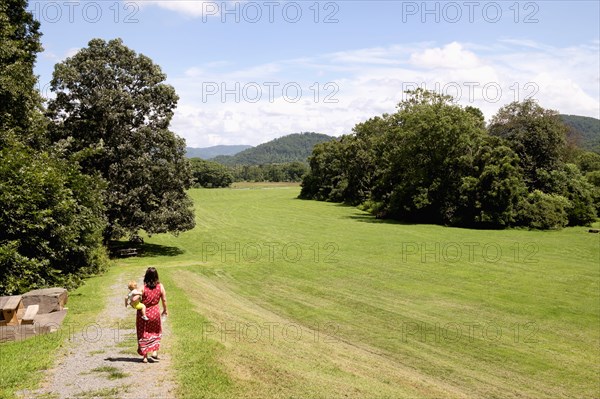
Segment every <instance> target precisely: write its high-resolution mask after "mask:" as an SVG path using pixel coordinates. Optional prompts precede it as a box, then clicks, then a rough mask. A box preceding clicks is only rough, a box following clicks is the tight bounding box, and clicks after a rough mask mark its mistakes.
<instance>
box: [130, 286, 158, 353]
mask: <svg viewBox="0 0 600 399" xmlns="http://www.w3.org/2000/svg"><path fill="white" fill-rule="evenodd" d="M158 302H160V283H159V284H157V285H156V287H154V289H151V288H149V287H148V286H144V294H143V295H142V303H143V304H144V305H146V316H147V317H148V320H144V319H142V312H141V311H140V310H138V312H137V318H136V320H135V326H136V330H137V339H138V353H139V354H140V355H142V356H145V355H146V354H148V353H151V352H154V351H157V350H158V349H159V348H160V339H161V337H162V325H161V321H160V309H159V306H158Z"/></svg>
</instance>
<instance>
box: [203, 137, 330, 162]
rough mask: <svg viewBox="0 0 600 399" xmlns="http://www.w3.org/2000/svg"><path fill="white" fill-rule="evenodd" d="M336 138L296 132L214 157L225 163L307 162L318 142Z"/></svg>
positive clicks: (214, 159)
mask: <svg viewBox="0 0 600 399" xmlns="http://www.w3.org/2000/svg"><path fill="white" fill-rule="evenodd" d="M333 139H335V137H333V136H328V135H326V134H321V133H312V132H311V133H294V134H290V135H287V136H283V137H280V138H277V139H275V140H271V141H269V142H266V143H263V144H260V145H257V146H256V147H252V148H248V149H246V150H243V151H241V152H239V153H237V154H235V155H232V156H225V155H220V156H217V157H215V158H213V159H212V161H215V162H219V163H221V164H223V165H266V164H273V163H285V162H307V159H308V157H309V156H310V155H311V154H312V150H313V147H314V146H315V145H316V144H319V143H323V142H325V141H330V140H333Z"/></svg>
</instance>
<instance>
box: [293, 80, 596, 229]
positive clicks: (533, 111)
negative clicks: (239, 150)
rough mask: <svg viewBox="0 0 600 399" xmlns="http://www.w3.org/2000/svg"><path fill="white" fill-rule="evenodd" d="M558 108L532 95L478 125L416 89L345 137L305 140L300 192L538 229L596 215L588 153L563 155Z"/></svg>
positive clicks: (475, 116) (478, 119) (380, 210)
mask: <svg viewBox="0 0 600 399" xmlns="http://www.w3.org/2000/svg"><path fill="white" fill-rule="evenodd" d="M565 133H566V127H565V125H564V124H563V123H562V122H561V120H560V118H559V116H558V113H556V112H554V111H550V110H546V109H543V108H542V107H540V106H539V105H538V104H537V103H536V102H535V101H534V100H531V99H530V100H526V101H524V102H521V103H517V102H515V103H511V104H509V105H506V106H505V107H503V108H501V109H500V110H499V111H498V113H497V114H496V115H495V116H494V117H493V118H492V120H491V122H490V124H489V126H486V124H485V120H484V117H483V114H482V113H481V111H480V110H479V109H476V108H474V107H469V106H468V107H461V106H459V105H457V104H455V103H454V102H453V99H452V98H451V97H450V96H444V95H439V94H436V93H433V92H429V91H426V90H422V89H418V90H416V91H412V92H409V98H408V99H407V100H405V101H403V102H401V103H400V104H399V105H398V109H397V112H395V113H394V114H384V115H382V116H380V117H374V118H371V119H369V120H368V121H365V122H363V123H359V124H358V125H356V126H355V127H354V129H353V133H352V134H349V135H344V136H342V137H341V138H340V139H339V140H335V141H330V142H326V143H322V144H318V145H316V146H315V148H314V150H313V154H312V156H311V157H310V158H309V165H310V172H309V173H308V174H307V175H306V176H305V177H304V179H303V181H302V190H301V193H300V197H301V198H305V199H317V200H325V201H334V202H346V203H349V204H353V205H359V206H361V208H362V209H365V210H368V211H370V212H372V213H373V214H375V215H376V216H377V217H380V218H393V219H398V220H403V221H407V222H415V223H437V224H443V225H451V226H468V227H480V228H503V227H507V226H529V227H533V228H539V229H551V228H561V227H564V226H566V225H585V224H589V223H591V222H593V221H595V220H596V214H597V211H598V203H599V202H598V190H599V188H598V185H597V183H598V182H597V176H598V175H597V169H595V168H596V167H597V165H596V158H595V155H597V154H593V153H587V152H585V151H580V152H572V151H571V152H569V151H567V145H566V139H565Z"/></svg>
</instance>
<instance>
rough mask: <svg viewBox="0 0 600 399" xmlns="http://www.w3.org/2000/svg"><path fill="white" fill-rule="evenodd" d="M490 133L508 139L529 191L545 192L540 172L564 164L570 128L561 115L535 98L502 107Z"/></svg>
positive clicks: (491, 125) (493, 119) (495, 116)
mask: <svg viewBox="0 0 600 399" xmlns="http://www.w3.org/2000/svg"><path fill="white" fill-rule="evenodd" d="M489 132H490V134H491V135H494V136H499V137H502V138H504V139H506V140H507V143H508V145H509V146H510V147H511V148H512V149H513V150H514V151H515V152H516V153H517V155H518V156H519V159H520V160H521V167H522V168H523V172H524V175H525V181H526V183H527V185H528V186H529V187H530V189H544V187H543V186H542V181H541V180H540V173H543V172H547V173H549V172H550V171H552V170H554V169H557V168H559V167H560V166H561V165H562V163H563V157H564V155H565V150H566V132H567V127H566V126H565V125H564V124H563V122H562V120H561V119H560V116H559V114H558V112H556V111H552V110H547V109H544V108H542V107H541V106H540V105H539V104H538V103H537V102H536V101H535V100H534V99H527V100H525V101H522V102H512V103H510V104H508V105H506V106H504V107H502V108H500V110H499V111H498V112H497V113H496V115H494V117H493V118H492V120H491V123H490V126H489Z"/></svg>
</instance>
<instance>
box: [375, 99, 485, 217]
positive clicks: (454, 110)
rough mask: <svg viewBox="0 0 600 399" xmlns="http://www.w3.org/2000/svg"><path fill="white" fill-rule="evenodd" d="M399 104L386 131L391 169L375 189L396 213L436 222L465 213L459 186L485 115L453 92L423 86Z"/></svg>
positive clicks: (481, 133) (385, 159)
mask: <svg viewBox="0 0 600 399" xmlns="http://www.w3.org/2000/svg"><path fill="white" fill-rule="evenodd" d="M409 94H410V98H408V99H407V100H405V101H403V102H401V103H400V104H399V105H398V112H396V114H394V115H393V119H394V125H395V126H397V128H394V129H391V130H390V131H389V132H388V134H387V135H386V137H385V141H386V142H387V144H388V147H387V150H386V151H385V152H384V154H383V162H384V165H387V167H386V171H385V173H384V174H383V175H382V178H381V179H380V180H379V181H378V185H379V187H378V188H377V190H376V191H375V192H376V193H377V198H375V199H376V200H378V201H383V202H384V203H386V204H387V211H388V212H389V214H390V215H392V216H394V217H397V218H400V219H404V220H413V221H420V222H430V223H449V224H455V223H457V221H459V220H460V219H461V217H460V215H459V214H458V213H457V210H458V209H459V198H458V197H459V187H460V186H461V179H462V177H463V176H464V175H465V174H466V170H467V169H468V168H469V167H470V165H471V164H472V162H473V160H472V158H473V147H474V146H475V145H476V144H477V143H478V141H479V140H480V139H481V137H483V136H484V135H485V131H484V130H483V129H482V128H481V121H480V119H479V118H478V117H477V116H476V115H474V114H473V112H469V111H466V110H465V109H463V108H462V107H460V106H458V105H457V104H455V103H453V101H452V98H451V97H450V96H445V95H440V94H437V93H434V92H430V91H426V90H422V89H418V90H415V91H413V92H409Z"/></svg>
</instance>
